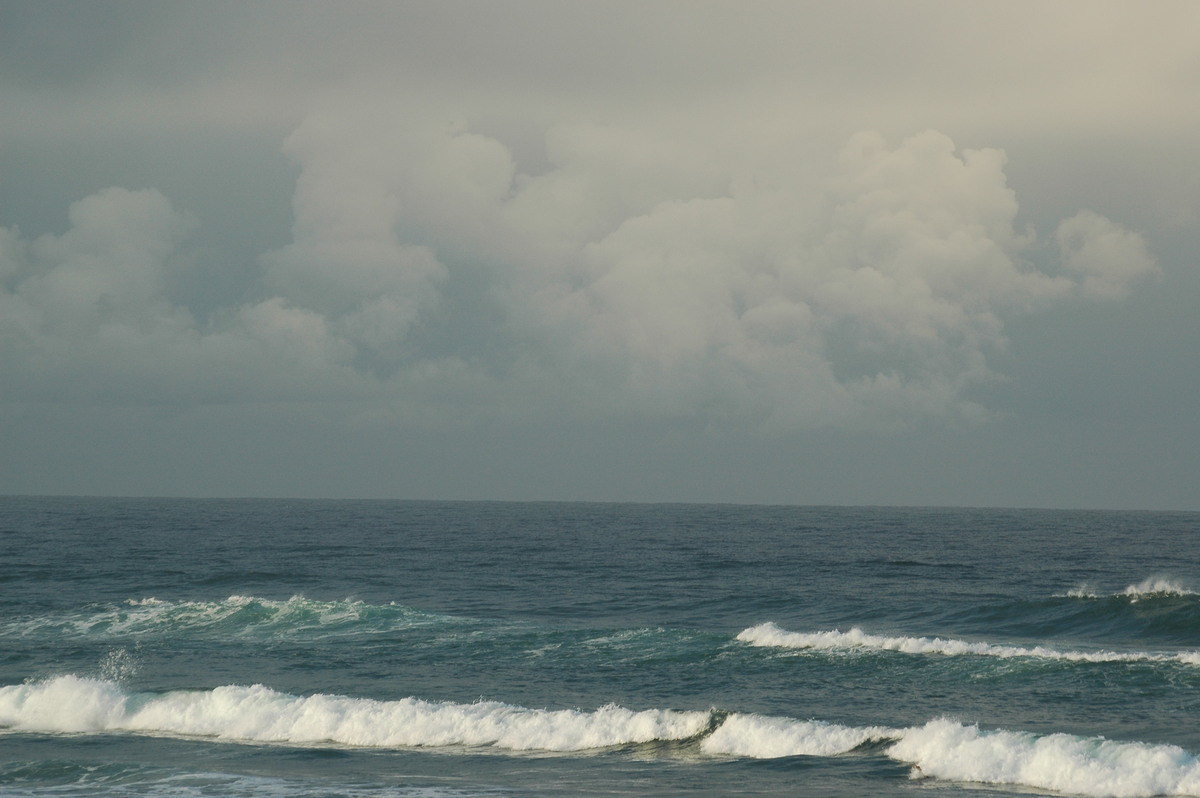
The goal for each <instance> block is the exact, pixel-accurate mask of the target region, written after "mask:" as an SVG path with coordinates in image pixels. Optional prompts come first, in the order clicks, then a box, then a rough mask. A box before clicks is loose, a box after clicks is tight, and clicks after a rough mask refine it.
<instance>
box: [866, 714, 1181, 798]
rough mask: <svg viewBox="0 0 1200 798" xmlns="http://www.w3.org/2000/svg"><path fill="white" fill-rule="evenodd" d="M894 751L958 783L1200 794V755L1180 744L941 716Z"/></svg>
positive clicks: (1128, 796)
mask: <svg viewBox="0 0 1200 798" xmlns="http://www.w3.org/2000/svg"><path fill="white" fill-rule="evenodd" d="M887 755H888V756H889V757H892V758H893V759H897V760H900V761H903V762H911V763H913V764H914V765H915V766H916V768H915V769H914V774H913V775H914V776H931V777H936V778H940V779H950V780H953V781H963V782H979V783H985V784H1015V785H1022V786H1026V787H1034V788H1039V789H1044V790H1055V791H1058V792H1063V793H1072V794H1077V795H1089V796H1098V797H1099V796H1104V797H1105V798H1148V797H1149V796H1155V795H1198V794H1200V760H1198V759H1197V757H1196V756H1195V755H1193V754H1190V753H1188V752H1187V751H1184V750H1183V749H1182V748H1178V747H1176V746H1173V745H1149V744H1147V743H1136V742H1114V741H1111V740H1105V739H1103V738H1088V737H1076V736H1073V735H1069V734H1050V735H1046V736H1037V735H1033V734H1028V733H1024V732H1012V731H1004V730H997V731H981V730H980V729H979V727H977V726H965V725H963V724H960V723H956V722H954V721H951V720H945V719H939V720H933V721H930V722H929V723H927V724H925V725H924V726H923V727H918V728H913V729H908V730H906V731H905V732H904V734H903V736H902V737H901V738H900V740H898V741H897V742H896V743H894V744H893V745H892V746H891V747H889V748H888V750H887Z"/></svg>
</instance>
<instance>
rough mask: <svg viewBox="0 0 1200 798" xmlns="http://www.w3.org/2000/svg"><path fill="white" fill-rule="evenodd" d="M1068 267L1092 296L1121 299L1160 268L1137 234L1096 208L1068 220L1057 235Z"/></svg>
mask: <svg viewBox="0 0 1200 798" xmlns="http://www.w3.org/2000/svg"><path fill="white" fill-rule="evenodd" d="M1054 238H1055V240H1056V241H1057V242H1058V249H1059V255H1060V257H1061V258H1062V263H1063V266H1064V268H1065V269H1066V270H1067V272H1068V273H1070V274H1071V275H1073V276H1074V277H1075V278H1076V279H1077V280H1078V281H1079V287H1080V289H1081V290H1082V291H1083V293H1084V294H1085V295H1087V296H1089V297H1094V298H1097V299H1121V298H1122V297H1125V296H1126V295H1128V293H1129V291H1130V288H1131V287H1132V286H1133V285H1134V284H1135V283H1137V282H1138V281H1139V280H1141V279H1143V278H1145V277H1148V276H1150V275H1153V274H1156V273H1157V272H1158V267H1157V265H1156V264H1155V262H1154V258H1152V257H1151V256H1150V252H1149V251H1148V250H1147V248H1146V242H1145V241H1144V240H1143V239H1142V237H1141V236H1140V235H1138V234H1137V233H1133V232H1130V231H1129V230H1126V229H1124V228H1123V227H1121V226H1120V225H1118V224H1115V223H1113V222H1111V221H1109V220H1108V219H1106V218H1104V217H1103V216H1101V215H1100V214H1098V213H1093V212H1092V211H1080V212H1079V213H1077V214H1075V215H1074V216H1072V217H1071V218H1070V219H1066V220H1064V221H1063V222H1062V223H1061V224H1059V226H1058V230H1057V231H1056V232H1055V234H1054Z"/></svg>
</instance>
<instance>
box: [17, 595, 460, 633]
mask: <svg viewBox="0 0 1200 798" xmlns="http://www.w3.org/2000/svg"><path fill="white" fill-rule="evenodd" d="M462 620H463V619H453V618H450V617H448V616H444V615H436V614H433V613H427V612H422V611H420V610H417V609H414V608H412V607H406V606H403V605H400V604H383V605H377V604H367V603H365V602H362V601H354V600H349V599H347V600H344V601H315V600H312V599H308V598H305V597H304V596H293V597H291V598H289V599H286V600H283V601H280V600H274V599H265V598H257V597H255V596H240V595H234V596H230V597H228V598H226V599H222V600H219V601H163V600H160V599H157V598H141V599H129V600H127V601H125V602H124V603H122V604H116V605H108V606H103V607H95V608H92V609H89V610H86V611H83V612H73V613H68V614H62V615H51V616H39V617H33V618H20V619H14V620H11V621H7V622H3V623H0V632H3V633H6V634H18V635H28V634H33V633H46V632H51V633H54V634H57V635H60V636H63V637H85V636H92V635H101V636H112V637H120V636H127V635H172V634H178V633H189V634H204V633H211V634H219V635H222V636H227V635H234V636H239V635H240V636H263V637H280V636H304V637H314V636H330V635H337V634H342V633H346V632H352V633H354V634H363V633H371V632H391V631H396V630H398V629H408V628H413V627H417V626H428V625H431V624H436V623H446V622H452V621H462Z"/></svg>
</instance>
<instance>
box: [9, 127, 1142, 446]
mask: <svg viewBox="0 0 1200 798" xmlns="http://www.w3.org/2000/svg"><path fill="white" fill-rule="evenodd" d="M364 107H365V106H364V105H363V104H361V103H357V104H355V105H354V111H353V113H349V112H347V109H345V108H341V109H333V110H327V111H326V112H323V113H317V114H314V115H313V116H312V117H310V118H309V119H308V120H307V121H306V122H305V123H304V124H303V125H302V126H301V127H300V128H299V129H298V130H297V131H296V132H295V133H294V134H293V135H292V136H291V137H290V138H289V139H288V141H287V143H286V151H287V152H288V154H289V155H290V156H291V157H292V158H293V159H294V160H295V161H296V162H297V163H298V165H299V166H300V169H301V173H300V178H299V181H298V183H297V186H296V190H295V195H294V199H293V209H294V228H293V240H292V241H291V242H290V243H289V244H288V245H286V246H284V247H282V248H280V249H277V250H275V251H272V252H268V253H264V254H263V256H262V258H261V260H260V265H261V268H262V277H263V279H262V293H263V296H264V297H265V298H264V299H262V300H261V301H256V302H250V303H247V304H244V305H242V306H238V307H230V308H227V309H226V310H225V312H223V313H217V314H214V316H213V318H212V319H211V320H210V321H207V322H205V323H204V324H203V325H201V324H199V323H197V321H196V320H195V319H193V318H192V317H191V316H190V314H188V312H187V311H186V310H185V309H183V308H181V307H179V306H176V305H174V304H172V303H171V302H170V301H169V300H168V299H167V298H166V295H165V293H164V288H163V286H164V277H165V274H166V273H167V270H168V269H169V268H171V263H172V262H173V258H176V257H177V255H178V253H179V251H180V248H181V246H183V242H184V241H185V240H186V235H187V233H188V231H189V229H191V227H193V226H194V222H193V221H192V220H190V219H189V218H188V217H187V216H186V215H185V214H181V213H179V212H177V211H176V210H174V209H173V208H172V207H171V205H170V203H169V202H168V201H167V200H166V198H165V197H163V196H162V195H161V194H159V193H158V192H156V191H152V190H151V191H141V192H131V191H125V190H122V189H110V190H107V191H104V192H101V193H99V194H96V195H93V196H91V197H88V198H86V199H85V200H82V201H81V202H79V203H76V205H74V206H72V209H71V215H70V222H71V227H70V229H69V230H68V232H67V233H65V234H63V235H61V236H43V237H42V238H39V239H37V240H35V241H32V242H30V241H26V240H25V239H23V238H22V237H21V236H20V235H19V234H18V233H17V231H15V230H5V229H0V278H2V279H3V288H4V290H3V293H0V311H2V312H0V347H2V348H3V353H4V363H5V365H4V366H0V368H2V369H3V370H4V371H5V372H7V374H8V378H7V379H6V380H5V383H6V386H7V387H6V389H5V390H6V391H7V392H9V393H10V394H11V393H12V392H14V391H16V392H18V393H19V389H17V388H14V386H17V385H21V386H25V388H27V389H28V388H30V387H31V386H42V389H43V390H52V388H50V387H48V386H55V385H60V386H61V385H65V384H67V383H68V382H70V380H69V379H67V375H75V376H76V377H78V376H79V375H87V376H88V377H89V380H88V381H89V382H90V384H92V385H104V386H106V388H105V390H109V391H114V392H116V393H117V394H119V395H122V396H124V399H125V400H126V401H133V400H135V399H136V397H135V396H134V394H135V393H137V392H139V391H140V392H143V393H142V398H143V399H144V400H147V401H149V400H151V397H153V396H156V395H157V396H172V397H174V398H173V401H211V400H215V399H222V400H226V401H228V400H233V399H238V398H274V399H294V398H304V397H311V396H321V397H324V398H338V397H342V398H361V397H364V396H371V397H373V398H374V399H375V400H379V401H383V402H385V403H386V402H389V401H390V402H394V403H396V404H397V405H402V406H404V407H410V408H411V407H414V406H416V405H420V404H422V403H426V404H430V405H431V406H438V407H446V406H448V404H452V405H453V406H454V407H456V408H457V411H456V412H461V413H462V414H463V415H465V416H478V415H486V414H489V413H496V412H525V413H544V412H561V413H568V414H571V413H583V414H591V415H634V416H647V415H650V416H659V417H662V416H668V417H687V418H695V419H702V420H708V421H710V422H713V423H723V424H724V423H728V424H738V425H750V426H753V427H757V428H776V429H799V428H810V427H820V426H834V427H845V426H864V425H865V426H880V425H884V426H888V425H895V424H904V423H907V422H910V421H912V420H914V419H919V418H923V417H930V416H934V417H939V418H948V419H975V418H980V417H982V416H984V415H986V410H985V409H984V408H981V407H979V406H977V405H976V404H974V403H973V402H972V401H970V400H969V398H968V395H969V391H970V388H971V387H972V386H974V385H977V384H978V383H980V382H981V381H985V380H988V379H990V378H992V376H993V374H992V371H991V369H990V367H989V365H988V360H989V357H990V356H991V354H992V353H994V352H995V350H997V349H998V348H999V347H1002V346H1003V344H1004V327H1005V324H1006V321H1007V320H1008V319H1011V318H1013V317H1014V316H1016V315H1018V314H1022V313H1029V312H1034V311H1038V310H1043V309H1046V308H1049V307H1052V306H1053V303H1055V302H1057V301H1061V300H1063V299H1065V298H1067V297H1071V296H1077V295H1078V296H1084V297H1088V298H1096V299H1113V298H1119V297H1121V296H1123V295H1125V294H1126V293H1127V292H1128V291H1129V290H1130V288H1131V287H1132V286H1133V285H1134V284H1135V283H1136V282H1137V281H1138V280H1140V279H1142V278H1144V277H1146V276H1147V275H1149V274H1151V273H1153V272H1154V270H1155V268H1156V267H1155V265H1154V261H1153V259H1152V258H1151V257H1150V255H1149V254H1148V251H1147V248H1146V245H1145V243H1144V241H1143V240H1142V239H1141V237H1140V236H1138V235H1137V234H1135V233H1132V232H1130V231H1128V230H1126V229H1124V228H1122V227H1121V226H1120V225H1118V224H1116V223H1114V222H1112V221H1109V220H1108V219H1105V218H1104V217H1102V216H1099V215H1098V214H1095V213H1091V212H1082V213H1080V214H1078V215H1076V216H1074V217H1072V218H1071V219H1068V220H1066V221H1064V222H1063V223H1062V224H1061V225H1060V226H1059V227H1058V230H1057V232H1056V233H1055V241H1056V242H1057V244H1058V246H1059V250H1060V253H1061V273H1050V272H1049V271H1043V270H1040V269H1038V268H1035V267H1034V266H1033V265H1032V263H1031V262H1030V261H1029V260H1028V259H1027V258H1026V253H1027V252H1028V251H1029V249H1030V248H1031V247H1033V246H1035V244H1036V242H1035V240H1034V236H1033V235H1032V234H1031V233H1026V232H1018V231H1017V230H1016V228H1015V227H1014V222H1015V219H1016V216H1017V211H1018V202H1017V197H1016V196H1015V194H1014V192H1013V191H1012V189H1011V188H1010V187H1009V186H1008V184H1007V179H1006V176H1005V172H1004V169H1005V155H1004V153H1003V152H1002V151H1000V150H995V149H979V150H970V149H967V150H961V151H960V150H959V149H958V148H957V147H956V146H955V144H954V142H953V141H951V140H950V139H949V138H948V137H947V136H945V135H944V134H942V133H939V132H936V131H927V132H924V133H920V134H918V135H915V136H912V137H910V138H908V139H906V140H904V141H902V142H900V143H898V144H895V145H891V144H889V143H888V142H887V141H885V140H884V139H883V138H882V137H881V136H880V135H878V134H875V133H869V132H868V133H860V134H857V135H855V136H853V137H851V138H850V139H849V141H848V142H847V143H846V144H845V145H844V147H843V148H842V149H841V151H840V152H839V153H836V154H835V153H830V154H829V155H830V156H831V157H830V158H828V159H827V160H828V163H829V167H828V168H827V169H826V170H825V172H824V177H823V179H821V180H813V181H807V182H804V181H794V180H789V179H788V178H786V177H780V176H779V174H775V173H767V172H762V173H757V174H746V173H745V169H744V163H745V162H744V161H743V162H736V160H735V159H730V158H729V157H728V155H727V153H725V154H723V152H722V151H721V150H720V149H718V148H715V147H709V146H707V145H706V144H705V143H704V141H703V139H702V138H694V139H688V140H686V141H682V140H679V139H677V138H672V137H670V136H667V135H665V134H661V133H658V132H656V131H654V130H653V129H649V128H617V127H601V126H588V125H566V126H558V127H553V128H551V129H550V130H549V131H548V133H547V144H546V154H547V157H546V162H547V164H548V168H546V169H545V170H544V171H542V172H541V173H538V174H521V173H519V171H518V169H517V166H516V164H515V161H514V159H513V157H512V155H511V153H510V151H509V150H508V148H507V147H506V146H504V145H503V144H502V143H501V142H500V141H498V140H496V139H494V138H490V137H488V136H485V135H481V134H479V133H476V132H472V131H471V130H470V129H469V127H468V126H466V125H464V124H440V123H435V122H431V121H429V120H427V119H421V120H417V119H413V118H411V117H410V116H407V115H405V114H403V113H400V112H397V111H393V110H371V111H365V110H363V109H364ZM788 155H789V153H786V152H780V153H776V154H774V156H773V157H769V158H768V157H762V154H761V153H757V154H756V161H755V162H758V163H770V162H772V161H775V162H782V161H784V160H786V159H787V157H788ZM784 174H787V173H786V172H785V173H784ZM465 296H470V297H473V298H474V299H473V300H472V301H471V302H468V301H466V300H465V299H464V297H465ZM481 307H482V308H485V309H486V311H487V312H479V311H480V308H481ZM466 328H470V329H471V330H472V331H473V334H472V335H464V336H461V340H462V341H464V342H466V343H463V344H461V345H460V347H459V349H458V351H455V352H452V353H450V354H447V353H446V352H445V351H442V350H443V349H444V348H439V347H438V346H431V345H430V343H431V338H430V336H433V335H434V334H435V332H439V331H440V334H446V333H448V332H452V331H454V330H456V329H466ZM431 331H433V332H431ZM495 341H506V342H508V344H509V345H508V346H507V347H496V346H493V345H492V344H493V342H495ZM481 342H482V343H481ZM435 343H436V342H435ZM54 375H59V376H58V378H56V377H55V376H54ZM105 375H108V376H105ZM112 375H124V376H123V377H122V378H121V379H120V380H117V379H114V378H113V376H112ZM122 385H124V386H126V389H125V393H124V394H122V393H121V390H122V389H121V386H122ZM128 386H137V387H136V390H135V389H134V388H129V387H128ZM84 390H85V391H86V389H84ZM172 392H173V393H172ZM451 396H452V397H453V399H452V401H451V402H449V403H448V402H447V397H451ZM189 397H190V398H189ZM414 412H415V411H414Z"/></svg>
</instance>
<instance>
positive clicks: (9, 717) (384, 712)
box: [0, 675, 711, 751]
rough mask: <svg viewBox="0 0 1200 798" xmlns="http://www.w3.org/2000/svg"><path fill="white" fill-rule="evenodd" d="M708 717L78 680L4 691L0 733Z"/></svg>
mask: <svg viewBox="0 0 1200 798" xmlns="http://www.w3.org/2000/svg"><path fill="white" fill-rule="evenodd" d="M710 719H711V713H710V712H676V711H672V710H643V711H640V712H637V711H633V710H630V709H625V708H624V707H619V706H616V705H608V706H604V707H601V708H599V709H597V710H594V711H592V712H584V711H580V710H570V709H564V710H535V709H526V708H524V707H518V706H513V705H510V704H504V703H500V702H497V701H481V702H478V703H474V704H458V703H453V702H430V701H424V700H421V699H418V698H404V699H401V700H399V701H377V700H373V699H367V698H350V697H346V696H335V695H324V694H320V693H318V694H315V695H311V696H305V697H300V696H293V695H288V694H286V693H279V692H276V691H275V690H272V689H270V688H269V687H265V686H263V685H252V686H248V687H247V686H238V685H227V686H223V687H217V688H214V689H212V690H205V691H176V692H169V693H165V694H160V695H154V694H141V695H138V694H127V693H125V692H123V691H122V690H121V689H120V688H119V687H118V686H117V685H116V684H115V683H113V682H109V681H104V680H99V679H87V678H83V677H79V676H74V675H67V676H58V677H55V678H53V679H49V680H47V681H44V682H38V683H33V684H21V685H12V686H8V687H0V726H6V727H9V728H11V729H16V730H20V731H38V732H105V731H124V732H143V733H149V734H166V735H185V736H203V737H216V738H219V739H224V740H234V741H246V742H273V743H339V744H343V745H352V746H364V747H387V748H394V747H421V746H452V745H469V746H494V747H497V748H504V749H509V750H546V751H581V750H586V749H591V748H606V747H609V746H615V745H628V744H634V743H645V742H650V741H653V740H680V739H687V738H689V737H695V736H696V735H698V734H700V733H701V732H703V731H704V730H705V729H706V728H707V727H708V725H709V722H710Z"/></svg>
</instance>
